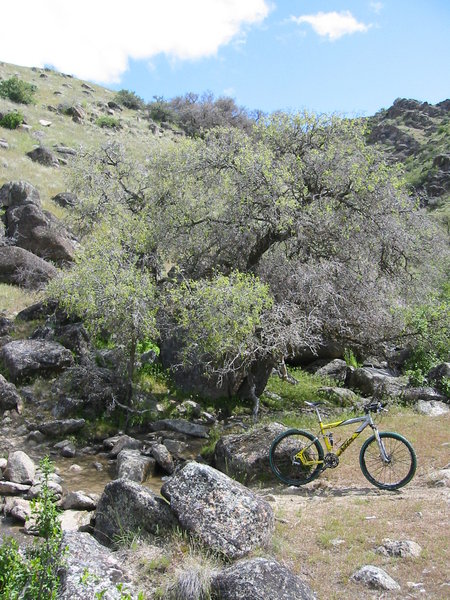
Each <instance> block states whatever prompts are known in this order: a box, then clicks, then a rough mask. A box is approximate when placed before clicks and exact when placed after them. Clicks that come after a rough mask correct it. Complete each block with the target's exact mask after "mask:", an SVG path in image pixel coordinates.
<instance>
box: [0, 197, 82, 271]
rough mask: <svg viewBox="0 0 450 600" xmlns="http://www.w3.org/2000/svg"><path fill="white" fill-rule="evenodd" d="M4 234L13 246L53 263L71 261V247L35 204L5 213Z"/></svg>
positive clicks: (61, 229)
mask: <svg viewBox="0 0 450 600" xmlns="http://www.w3.org/2000/svg"><path fill="white" fill-rule="evenodd" d="M5 219H6V234H7V236H8V238H10V239H11V240H13V242H14V245H15V246H18V247H20V248H23V249H24V250H28V251H29V252H32V253H33V254H36V256H40V257H41V258H44V259H46V260H52V261H54V262H57V263H65V262H71V261H72V260H73V256H74V253H75V246H74V244H73V242H72V240H71V239H70V238H69V236H68V234H67V232H66V231H65V229H64V227H62V225H61V224H60V223H59V221H58V220H57V219H56V218H55V217H53V216H50V215H49V214H46V213H44V211H42V209H41V208H40V207H39V206H36V205H35V204H25V205H21V206H16V207H13V208H9V209H8V210H7V211H6V216H5Z"/></svg>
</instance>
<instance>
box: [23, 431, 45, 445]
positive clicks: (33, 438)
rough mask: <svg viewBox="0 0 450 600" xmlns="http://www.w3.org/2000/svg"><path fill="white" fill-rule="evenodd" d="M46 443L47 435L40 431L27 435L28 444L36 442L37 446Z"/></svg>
mask: <svg viewBox="0 0 450 600" xmlns="http://www.w3.org/2000/svg"><path fill="white" fill-rule="evenodd" d="M43 441H45V435H44V434H43V433H41V432H40V431H37V430H35V431H30V433H29V434H28V435H27V442H34V443H35V444H42V442H43Z"/></svg>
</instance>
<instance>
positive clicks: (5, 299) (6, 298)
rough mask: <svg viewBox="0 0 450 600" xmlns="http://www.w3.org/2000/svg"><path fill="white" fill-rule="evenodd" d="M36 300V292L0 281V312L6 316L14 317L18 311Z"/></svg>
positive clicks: (37, 296) (37, 298) (37, 297)
mask: <svg viewBox="0 0 450 600" xmlns="http://www.w3.org/2000/svg"><path fill="white" fill-rule="evenodd" d="M38 300H39V293H38V292H33V291H30V290H25V289H23V288H20V287H17V286H15V285H8V284H7V283H0V314H3V315H5V316H6V317H14V316H15V315H16V314H17V313H18V312H20V311H21V310H23V309H24V308H26V307H27V306H30V304H33V303H34V302H38Z"/></svg>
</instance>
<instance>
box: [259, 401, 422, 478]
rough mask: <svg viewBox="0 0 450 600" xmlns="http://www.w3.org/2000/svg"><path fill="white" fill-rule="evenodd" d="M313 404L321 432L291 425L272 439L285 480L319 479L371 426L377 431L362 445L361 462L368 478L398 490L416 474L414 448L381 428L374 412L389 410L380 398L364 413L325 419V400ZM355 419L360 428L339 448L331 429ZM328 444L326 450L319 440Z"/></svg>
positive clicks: (272, 456)
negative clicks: (377, 424) (322, 409)
mask: <svg viewBox="0 0 450 600" xmlns="http://www.w3.org/2000/svg"><path fill="white" fill-rule="evenodd" d="M305 404H306V405H307V406H309V407H312V408H313V409H314V411H315V413H316V415H317V419H318V421H319V427H320V432H319V433H318V434H317V435H314V434H313V433H311V432H309V431H305V430H302V429H289V430H288V431H285V432H284V433H282V434H280V435H279V436H278V437H276V438H275V440H274V441H273V442H272V445H271V447H270V451H269V460H270V467H271V469H272V471H273V473H274V474H275V475H276V476H277V477H278V479H280V480H281V481H282V482H283V483H286V484H288V485H294V486H300V485H304V484H305V483H309V482H310V481H313V479H316V477H318V476H319V475H320V473H322V471H324V470H325V469H335V468H336V467H337V466H338V465H339V457H340V456H341V454H343V452H345V450H347V448H348V447H349V446H350V444H351V443H353V442H354V441H355V440H356V438H357V437H359V435H360V434H361V433H362V432H363V431H364V429H366V427H370V428H371V429H372V431H373V435H372V436H371V437H369V438H368V439H367V440H366V441H365V442H364V444H363V445H362V447H361V452H360V454H359V465H360V467H361V471H362V472H363V475H364V477H365V478H366V479H368V480H369V481H370V483H372V484H373V485H375V486H377V487H379V488H381V489H383V490H398V489H399V488H401V487H402V486H404V485H406V484H407V483H409V482H410V481H411V479H412V478H413V477H414V473H415V472H416V466H417V459H416V454H415V452H414V448H413V447H412V445H411V444H410V442H408V440H407V439H406V438H404V437H403V436H401V435H399V434H398V433H394V432H391V431H378V428H377V426H376V424H375V423H374V421H373V418H372V413H379V412H381V411H386V412H387V410H386V409H385V408H384V407H383V406H382V404H381V403H380V402H371V403H370V404H367V405H366V406H365V407H364V413H365V414H364V415H361V416H358V417H354V418H351V419H345V420H343V421H336V422H334V423H323V422H322V417H321V416H320V412H319V408H318V406H319V405H320V404H323V403H322V402H305ZM352 423H361V425H360V426H359V427H358V429H356V431H355V432H354V433H353V434H352V435H351V436H350V437H349V438H347V439H346V440H344V441H343V442H342V443H341V444H340V445H339V447H338V448H335V447H334V439H333V433H332V432H331V431H330V432H328V433H327V431H328V430H330V429H334V428H336V427H343V426H344V425H351V424H352ZM319 437H320V438H321V439H322V440H323V442H324V444H325V449H326V453H325V452H324V448H323V446H322V444H321V443H320V441H319Z"/></svg>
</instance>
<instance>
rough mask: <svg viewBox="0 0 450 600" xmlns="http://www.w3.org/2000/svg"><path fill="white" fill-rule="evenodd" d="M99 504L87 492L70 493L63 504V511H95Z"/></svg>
mask: <svg viewBox="0 0 450 600" xmlns="http://www.w3.org/2000/svg"><path fill="white" fill-rule="evenodd" d="M96 506H97V503H96V502H95V500H93V499H92V498H91V497H90V496H88V494H86V493H85V492H81V491H78V492H69V493H68V494H66V495H65V496H64V498H63V500H62V502H61V508H62V509H63V510H88V511H89V510H95V507H96Z"/></svg>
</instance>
